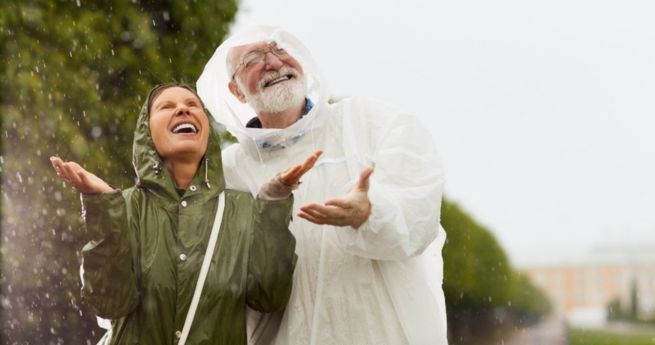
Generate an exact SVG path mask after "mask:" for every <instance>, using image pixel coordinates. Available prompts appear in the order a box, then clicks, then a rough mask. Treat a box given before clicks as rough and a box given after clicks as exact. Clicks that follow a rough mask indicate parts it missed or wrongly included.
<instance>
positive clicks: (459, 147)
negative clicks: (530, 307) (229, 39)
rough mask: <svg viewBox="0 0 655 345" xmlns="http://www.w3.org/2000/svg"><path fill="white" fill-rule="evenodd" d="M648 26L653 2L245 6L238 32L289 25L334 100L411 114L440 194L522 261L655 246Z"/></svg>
mask: <svg viewBox="0 0 655 345" xmlns="http://www.w3.org/2000/svg"><path fill="white" fill-rule="evenodd" d="M387 3H388V4H387ZM654 18H655V2H653V1H648V0H643V1H618V0H617V1H606V0H584V1H576V0H551V1H540V2H535V1H524V0H522V1H519V0H516V1H482V0H477V1H448V2H445V1H427V0H426V1H418V0H405V1H402V2H401V1H393V2H391V1H379V0H377V1H375V0H360V1H354V0H333V1H320V2H319V1H306V0H278V1H270V0H244V1H243V2H242V4H241V6H240V13H239V16H238V17H237V23H236V24H235V26H234V29H238V28H240V27H243V26H247V25H249V24H273V25H279V26H282V27H284V28H285V29H287V30H288V31H290V32H292V33H293V34H295V35H296V36H297V37H298V38H299V39H300V40H301V41H303V42H304V43H305V44H306V45H307V46H308V48H309V49H310V51H311V52H312V53H313V55H314V58H315V59H316V61H317V62H318V64H319V67H320V68H321V70H322V72H323V74H324V76H325V77H326V79H327V81H328V84H329V88H330V94H331V95H333V96H335V97H344V96H348V95H366V96H371V97H376V98H380V99H383V100H386V101H388V102H390V103H394V104H395V105H397V106H399V107H401V108H402V109H405V110H407V111H410V112H412V113H414V114H416V115H417V116H418V117H419V118H420V119H421V121H422V122H423V123H424V124H425V125H426V126H427V127H428V128H429V129H430V131H431V132H432V134H433V136H434V139H435V143H436V144H437V146H438V150H439V152H440V154H441V156H442V159H443V163H444V166H445V168H446V176H447V187H446V195H447V196H448V197H449V198H450V199H452V200H454V201H456V202H458V203H459V204H460V205H461V206H462V207H463V208H464V209H465V210H466V211H468V212H469V213H470V214H471V215H472V216H473V217H474V218H475V219H476V220H477V221H478V222H480V223H481V224H483V225H485V226H486V227H488V228H489V229H490V230H491V231H492V232H493V233H494V234H495V235H496V236H497V238H498V239H499V241H500V242H501V244H502V245H503V247H504V248H505V249H506V251H507V252H508V254H509V256H510V259H511V260H512V262H513V263H514V264H515V265H517V266H519V267H520V266H529V265H533V264H558V263H562V262H571V261H584V260H587V258H588V257H589V256H590V255H591V256H593V255H595V256H596V257H598V253H599V252H600V253H601V254H602V255H605V256H608V255H609V253H610V252H611V251H612V250H615V249H617V248H628V249H629V250H630V251H631V252H636V251H647V250H650V251H652V252H655V19H654ZM599 248H600V249H599ZM594 253H595V254H594ZM592 254H593V255H592Z"/></svg>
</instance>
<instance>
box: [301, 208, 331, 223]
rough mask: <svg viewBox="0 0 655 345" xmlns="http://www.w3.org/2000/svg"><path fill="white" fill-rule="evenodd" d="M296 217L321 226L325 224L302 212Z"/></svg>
mask: <svg viewBox="0 0 655 345" xmlns="http://www.w3.org/2000/svg"><path fill="white" fill-rule="evenodd" d="M298 217H300V218H303V219H306V220H308V221H310V222H312V223H314V224H319V225H323V224H325V222H323V221H321V220H320V219H318V218H316V217H314V216H312V215H310V214H308V213H306V212H303V211H300V212H298Z"/></svg>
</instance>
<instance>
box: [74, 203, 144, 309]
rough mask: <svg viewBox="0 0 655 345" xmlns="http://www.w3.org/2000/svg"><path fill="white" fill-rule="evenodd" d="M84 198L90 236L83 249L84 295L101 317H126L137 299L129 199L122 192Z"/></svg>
mask: <svg viewBox="0 0 655 345" xmlns="http://www.w3.org/2000/svg"><path fill="white" fill-rule="evenodd" d="M81 198H82V207H83V211H82V215H83V218H84V223H85V227H86V235H87V236H88V238H89V241H88V242H87V243H86V245H84V247H83V248H82V284H83V286H82V298H83V300H84V301H85V302H86V303H87V304H89V305H90V306H91V307H93V308H94V309H95V311H96V312H97V314H98V316H100V317H103V318H108V319H115V318H118V317H121V316H125V315H127V314H128V313H130V312H131V311H132V310H133V309H134V308H135V307H136V305H137V302H138V292H137V282H136V275H135V271H134V269H133V267H134V266H133V255H132V252H133V249H132V246H133V243H132V240H131V237H130V233H131V232H130V231H129V224H128V212H127V207H126V200H125V198H124V196H123V195H122V194H121V192H115V193H110V194H98V195H84V194H83V195H82V197H81Z"/></svg>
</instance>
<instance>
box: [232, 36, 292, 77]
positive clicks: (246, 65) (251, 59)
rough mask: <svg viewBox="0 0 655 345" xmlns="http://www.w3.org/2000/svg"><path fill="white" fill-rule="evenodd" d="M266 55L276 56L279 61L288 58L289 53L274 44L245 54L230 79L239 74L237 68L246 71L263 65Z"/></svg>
mask: <svg viewBox="0 0 655 345" xmlns="http://www.w3.org/2000/svg"><path fill="white" fill-rule="evenodd" d="M268 53H271V54H273V55H275V56H277V57H278V58H279V59H285V58H287V57H288V56H289V53H288V52H287V51H286V50H284V48H280V47H278V46H277V43H275V42H273V43H271V44H269V45H268V47H266V48H265V49H259V50H253V51H251V52H249V53H248V54H246V56H244V57H243V60H242V61H241V63H240V64H238V65H237V67H236V68H235V69H234V73H232V79H234V76H236V75H237V73H238V72H239V68H242V67H243V69H244V70H246V71H247V70H249V69H250V68H253V67H255V66H256V65H259V64H261V63H263V62H264V60H266V54H268Z"/></svg>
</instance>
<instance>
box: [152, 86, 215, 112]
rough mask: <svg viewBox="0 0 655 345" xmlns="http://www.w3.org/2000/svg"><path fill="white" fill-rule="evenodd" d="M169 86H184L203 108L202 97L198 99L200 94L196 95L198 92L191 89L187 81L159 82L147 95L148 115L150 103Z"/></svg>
mask: <svg viewBox="0 0 655 345" xmlns="http://www.w3.org/2000/svg"><path fill="white" fill-rule="evenodd" d="M171 87H181V88H185V89H187V90H189V91H191V93H193V94H194V95H195V96H196V98H198V100H199V101H200V105H202V107H203V109H204V108H205V104H204V103H203V102H202V99H200V96H198V93H197V92H196V90H194V89H193V87H192V86H191V85H189V84H187V83H180V82H173V83H166V84H159V85H157V86H155V88H154V89H152V91H150V94H149V95H148V115H150V108H151V107H152V104H153V103H154V102H155V99H157V97H159V95H160V94H161V93H162V92H164V90H166V89H169V88H171Z"/></svg>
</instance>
